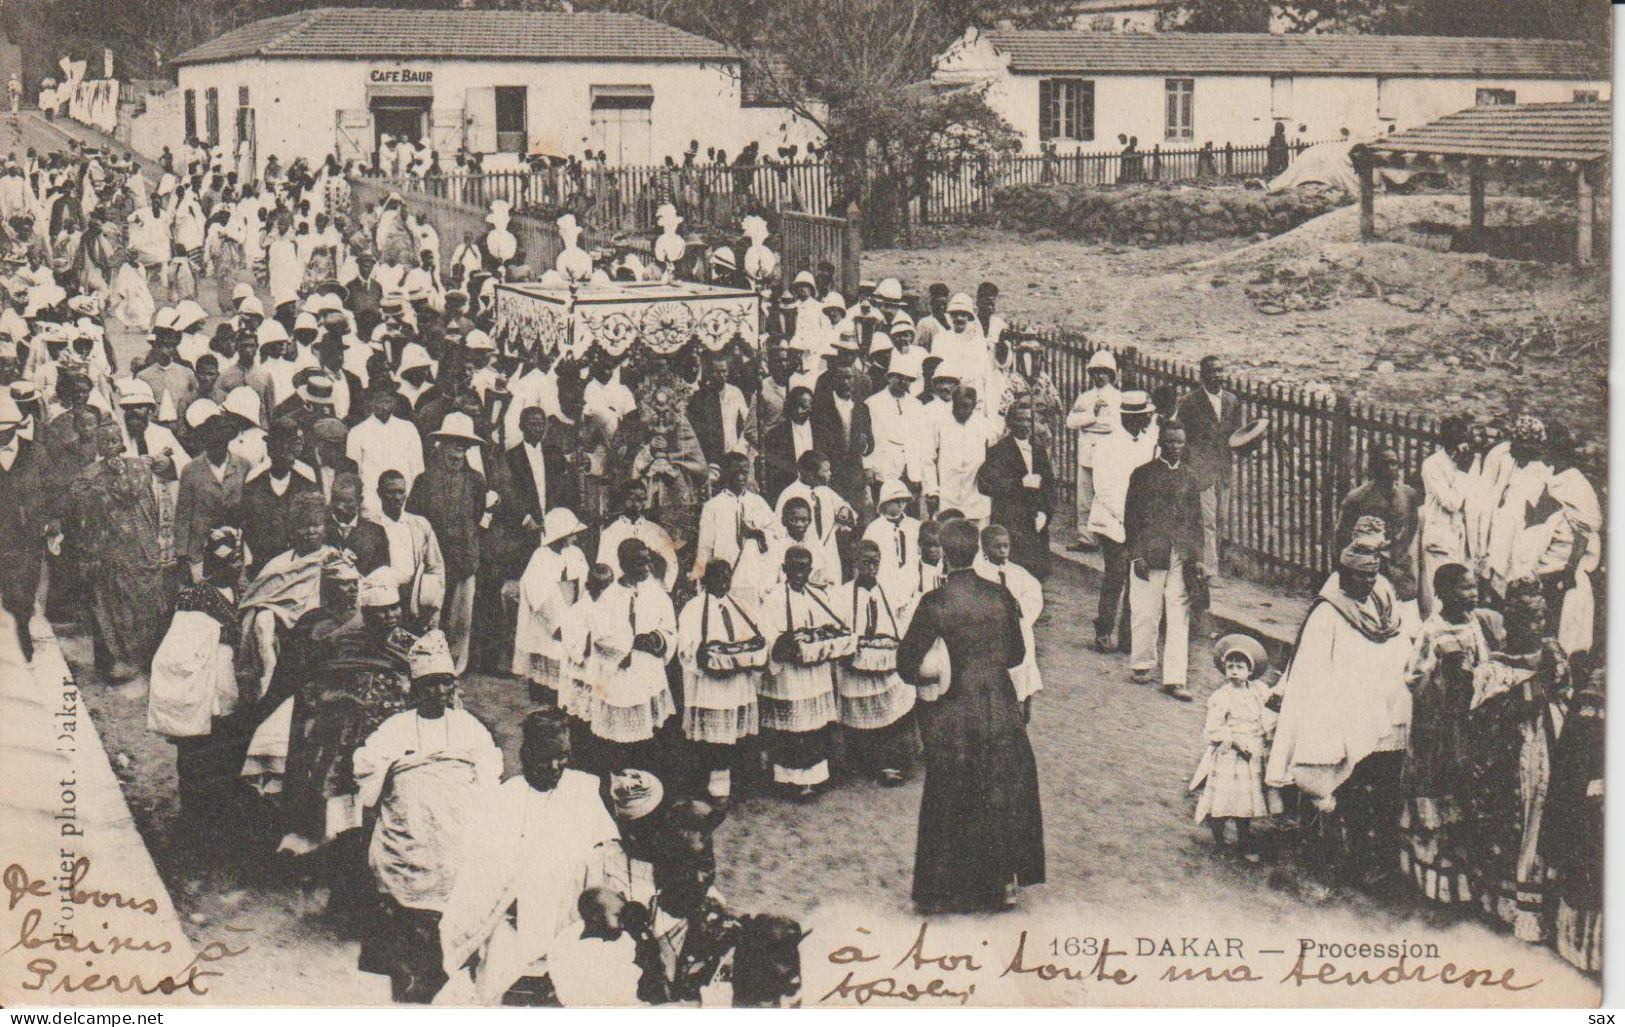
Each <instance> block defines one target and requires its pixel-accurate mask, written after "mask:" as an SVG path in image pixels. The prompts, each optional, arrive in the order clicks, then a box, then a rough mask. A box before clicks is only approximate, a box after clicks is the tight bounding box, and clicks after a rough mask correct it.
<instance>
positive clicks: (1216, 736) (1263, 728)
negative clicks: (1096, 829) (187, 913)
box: [1190, 634, 1281, 863]
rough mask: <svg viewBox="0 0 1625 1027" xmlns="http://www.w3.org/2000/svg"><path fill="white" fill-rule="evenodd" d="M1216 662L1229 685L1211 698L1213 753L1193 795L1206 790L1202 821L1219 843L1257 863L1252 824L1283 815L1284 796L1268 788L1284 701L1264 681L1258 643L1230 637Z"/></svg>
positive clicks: (1208, 737)
mask: <svg viewBox="0 0 1625 1027" xmlns="http://www.w3.org/2000/svg"><path fill="white" fill-rule="evenodd" d="M1213 661H1214V663H1216V664H1218V666H1219V669H1220V670H1221V671H1222V672H1223V674H1224V684H1222V685H1220V686H1219V690H1218V691H1217V692H1214V693H1213V695H1211V696H1210V697H1209V698H1208V701H1207V724H1206V725H1205V726H1204V728H1203V732H1202V737H1203V739H1204V740H1205V741H1206V743H1207V751H1206V752H1205V753H1204V754H1203V756H1202V762H1201V764H1200V765H1199V766H1198V767H1197V768H1196V773H1195V775H1194V776H1192V778H1191V783H1190V788H1191V790H1192V791H1195V790H1196V789H1197V788H1199V787H1200V788H1202V796H1201V798H1200V799H1198V800H1197V803H1196V822H1197V823H1198V824H1200V823H1201V822H1202V821H1204V820H1206V821H1207V822H1208V827H1209V828H1210V829H1211V830H1212V832H1213V840H1214V842H1216V843H1217V844H1219V845H1220V846H1227V845H1233V846H1235V847H1237V848H1238V849H1240V850H1241V853H1242V855H1243V856H1245V857H1246V859H1247V861H1248V862H1249V863H1256V862H1258V860H1259V858H1260V857H1259V853H1258V849H1257V847H1256V845H1255V843H1254V841H1253V838H1252V832H1251V824H1252V821H1254V820H1258V819H1261V818H1263V817H1268V816H1269V815H1270V814H1272V813H1279V812H1280V811H1281V803H1280V796H1279V794H1278V793H1276V792H1275V790H1274V789H1269V790H1266V789H1265V787H1264V766H1265V764H1266V763H1267V762H1268V761H1269V744H1270V739H1271V738H1272V737H1273V736H1274V735H1275V722H1276V718H1277V711H1278V710H1279V708H1280V707H1279V697H1278V696H1277V695H1276V693H1275V692H1274V691H1273V690H1272V689H1271V688H1270V686H1269V685H1267V684H1265V683H1264V682H1263V680H1262V678H1263V675H1264V672H1265V671H1267V670H1268V669H1269V657H1268V655H1267V654H1266V653H1265V652H1264V647H1263V646H1262V645H1261V644H1259V642H1258V640H1257V639H1254V638H1251V637H1249V636H1247V635H1240V634H1237V635H1226V636H1225V637H1223V638H1221V639H1219V643H1218V645H1216V646H1215V647H1214V650H1213Z"/></svg>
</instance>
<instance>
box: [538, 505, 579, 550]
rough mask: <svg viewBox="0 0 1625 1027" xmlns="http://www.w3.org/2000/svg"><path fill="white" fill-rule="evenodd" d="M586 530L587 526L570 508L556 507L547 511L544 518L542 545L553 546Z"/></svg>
mask: <svg viewBox="0 0 1625 1027" xmlns="http://www.w3.org/2000/svg"><path fill="white" fill-rule="evenodd" d="M586 530H587V526H586V525H585V524H582V523H581V519H580V518H579V517H577V516H576V515H575V513H574V511H572V510H571V509H570V508H569V507H567V506H560V507H555V508H554V509H552V510H549V511H547V515H546V516H544V517H543V518H542V545H544V546H546V545H552V544H553V543H554V542H557V541H559V540H560V539H564V538H569V537H570V536H571V535H574V534H577V533H578V532H583V531H586Z"/></svg>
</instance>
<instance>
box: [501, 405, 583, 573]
mask: <svg viewBox="0 0 1625 1027" xmlns="http://www.w3.org/2000/svg"><path fill="white" fill-rule="evenodd" d="M559 427H560V428H568V427H569V426H568V425H566V424H564V423H563V422H560V423H559ZM519 433H520V435H521V436H522V439H523V441H521V442H520V443H519V445H517V446H515V447H513V448H512V449H510V450H508V451H507V452H506V453H505V454H503V459H504V460H505V461H507V464H508V493H509V494H508V495H507V496H505V497H504V498H503V500H502V523H503V525H504V526H505V527H507V528H509V529H524V530H526V531H529V532H531V533H532V534H534V533H535V532H537V531H540V530H541V527H542V517H543V515H544V514H546V513H547V511H549V510H552V509H553V508H555V507H560V506H567V507H570V508H571V509H572V510H574V509H575V508H576V506H577V505H579V504H578V501H577V500H578V497H579V495H580V490H579V489H578V488H577V486H576V470H575V465H574V464H573V463H572V462H571V461H570V459H569V454H568V453H566V452H565V451H564V450H563V449H562V448H561V447H560V444H559V443H560V441H562V436H563V432H551V433H550V432H549V431H548V418H547V414H546V413H545V412H543V410H542V408H541V407H526V408H525V410H524V411H523V412H522V413H520V415H519ZM550 436H552V437H550ZM538 469H539V470H540V471H541V475H540V480H538V476H537V470H538ZM534 541H535V540H534V539H532V543H533V545H532V547H531V548H535V546H534ZM527 556H528V553H527ZM521 569H522V568H521Z"/></svg>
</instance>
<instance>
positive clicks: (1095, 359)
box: [1084, 349, 1117, 374]
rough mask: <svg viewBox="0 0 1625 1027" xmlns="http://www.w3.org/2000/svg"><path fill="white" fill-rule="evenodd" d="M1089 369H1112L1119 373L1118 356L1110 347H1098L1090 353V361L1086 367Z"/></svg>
mask: <svg viewBox="0 0 1625 1027" xmlns="http://www.w3.org/2000/svg"><path fill="white" fill-rule="evenodd" d="M1084 369H1085V370H1087V371H1110V372H1111V373H1112V374H1116V373H1117V358H1116V357H1115V356H1113V355H1112V351H1111V350H1109V349H1097V350H1095V351H1094V352H1093V353H1091V354H1090V355H1089V363H1088V365H1087V366H1086V367H1085V368H1084Z"/></svg>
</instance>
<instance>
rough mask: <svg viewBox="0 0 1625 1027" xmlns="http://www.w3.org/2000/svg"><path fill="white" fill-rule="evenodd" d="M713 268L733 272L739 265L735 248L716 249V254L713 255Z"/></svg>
mask: <svg viewBox="0 0 1625 1027" xmlns="http://www.w3.org/2000/svg"><path fill="white" fill-rule="evenodd" d="M711 266H712V267H720V268H723V269H725V270H728V271H732V270H734V269H735V268H737V267H738V266H739V263H738V261H737V260H736V259H735V257H734V251H733V248H732V247H729V246H718V247H717V248H716V252H714V253H712V254H711Z"/></svg>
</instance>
